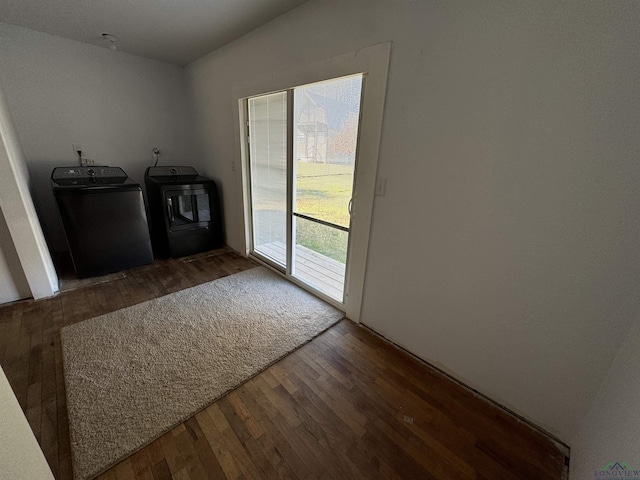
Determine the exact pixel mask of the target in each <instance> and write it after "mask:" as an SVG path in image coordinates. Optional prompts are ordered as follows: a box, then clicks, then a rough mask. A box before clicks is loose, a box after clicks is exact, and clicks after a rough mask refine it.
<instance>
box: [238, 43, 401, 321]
mask: <svg viewBox="0 0 640 480" xmlns="http://www.w3.org/2000/svg"><path fill="white" fill-rule="evenodd" d="M390 52H391V43H390V42H386V43H379V44H376V45H372V46H369V47H364V48H361V49H360V50H357V51H355V52H350V53H347V54H344V55H339V56H336V57H332V58H329V59H326V60H323V61H320V62H316V63H312V64H309V65H304V66H302V67H299V68H296V69H294V70H290V71H286V72H279V73H278V74H273V75H269V76H268V77H265V78H254V79H252V80H251V81H248V82H247V83H243V84H239V85H236V86H235V87H234V88H233V90H232V98H233V101H234V109H233V111H234V112H235V115H236V116H237V117H236V125H238V128H237V129H236V135H237V138H236V140H237V142H238V143H237V144H239V145H240V151H239V153H240V159H239V162H237V164H239V165H241V166H242V187H243V204H244V205H243V207H244V208H243V215H244V237H245V241H244V245H245V251H244V252H243V253H244V254H245V255H248V254H249V248H250V243H251V221H250V220H251V217H250V208H251V204H250V201H249V200H250V198H249V187H250V185H249V164H248V161H249V152H248V148H247V143H246V137H247V127H246V125H247V118H246V113H245V112H246V109H245V108H244V103H245V102H246V99H247V98H248V97H252V96H256V95H262V94H265V93H269V92H276V91H282V90H287V89H290V88H294V87H297V86H301V85H306V84H310V83H315V82H320V81H323V80H330V79H332V78H339V77H345V76H348V75H354V74H358V73H363V74H365V81H364V84H363V93H362V103H361V107H360V108H361V118H360V133H359V143H358V151H357V161H356V171H355V188H354V191H353V216H352V219H351V231H350V241H349V254H348V259H349V268H348V269H347V272H348V274H347V278H346V279H345V286H346V292H347V294H346V296H345V304H344V309H345V313H346V315H347V317H348V318H349V319H351V320H353V321H354V322H360V313H361V307H362V296H363V293H364V281H365V273H366V266H367V252H368V249H369V233H370V230H371V218H372V214H373V200H374V193H375V184H376V174H377V170H378V151H379V147H380V134H381V131H382V117H383V111H384V101H385V95H386V90H387V72H388V69H389V55H390Z"/></svg>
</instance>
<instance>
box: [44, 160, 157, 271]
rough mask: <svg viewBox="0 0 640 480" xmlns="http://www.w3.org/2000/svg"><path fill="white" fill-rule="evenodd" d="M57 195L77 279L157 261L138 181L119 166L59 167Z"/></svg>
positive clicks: (54, 176)
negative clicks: (154, 257) (154, 258)
mask: <svg viewBox="0 0 640 480" xmlns="http://www.w3.org/2000/svg"><path fill="white" fill-rule="evenodd" d="M51 185H52V188H53V195H54V197H55V199H56V203H57V204H58V210H59V211H60V217H62V223H63V225H64V232H65V235H66V237H67V244H68V246H69V251H70V253H71V260H72V261H73V267H74V268H75V271H76V274H77V276H78V277H79V278H84V277H93V276H97V275H104V274H106V273H112V272H118V271H120V270H125V269H128V268H132V267H137V266H139V265H145V264H147V263H152V262H153V251H152V249H151V239H150V238H149V226H148V223H147V215H146V212H145V206H144V199H143V196H142V189H141V188H140V185H138V184H137V183H136V182H134V181H133V180H131V179H130V178H129V177H128V176H127V174H126V173H125V172H124V171H123V170H122V169H121V168H118V167H98V166H96V167H58V168H55V169H54V170H53V172H52V174H51Z"/></svg>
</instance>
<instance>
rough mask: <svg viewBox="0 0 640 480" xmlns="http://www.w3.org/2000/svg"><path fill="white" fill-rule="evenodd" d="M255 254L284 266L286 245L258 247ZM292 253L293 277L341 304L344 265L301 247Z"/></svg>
mask: <svg viewBox="0 0 640 480" xmlns="http://www.w3.org/2000/svg"><path fill="white" fill-rule="evenodd" d="M256 252H257V253H260V254H262V255H264V256H265V257H268V258H270V259H272V260H274V261H275V262H277V263H279V264H281V265H285V264H286V255H287V253H286V245H285V244H284V243H283V242H271V243H265V244H263V245H259V246H258V247H256ZM294 253H295V256H294V262H293V264H294V271H293V276H294V277H295V278H298V279H300V280H302V281H303V282H305V283H307V284H309V285H311V286H312V287H314V288H316V289H317V290H319V291H321V292H322V293H324V294H326V295H328V296H329V297H331V298H333V299H334V300H337V301H338V302H340V303H342V301H343V296H344V277H345V268H346V266H345V264H344V263H340V262H338V261H336V260H334V259H333V258H329V257H327V256H326V255H322V254H321V253H318V252H314V251H313V250H311V249H309V248H307V247H303V246H302V245H296V248H295V249H294Z"/></svg>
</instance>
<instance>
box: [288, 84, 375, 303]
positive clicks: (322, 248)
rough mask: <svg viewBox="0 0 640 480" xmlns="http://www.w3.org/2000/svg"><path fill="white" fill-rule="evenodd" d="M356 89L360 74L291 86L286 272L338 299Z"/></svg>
mask: <svg viewBox="0 0 640 480" xmlns="http://www.w3.org/2000/svg"><path fill="white" fill-rule="evenodd" d="M361 91H362V76H361V75H358V76H353V77H346V78H340V79H335V80H329V81H326V82H321V83H316V84H312V85H306V86H304V87H298V88H295V89H294V120H293V132H294V148H293V151H294V176H293V179H294V182H295V185H294V194H295V202H293V216H294V218H295V228H294V232H295V241H294V242H292V244H293V258H294V263H293V268H292V274H293V275H294V276H295V277H297V278H299V279H301V280H303V281H305V282H307V283H310V284H312V285H314V287H315V288H317V289H318V290H320V291H321V292H323V293H325V294H327V295H329V296H330V297H331V298H333V299H335V300H338V301H339V302H343V300H344V283H345V271H346V264H347V248H348V243H349V224H350V220H351V217H350V213H349V209H350V203H351V198H352V195H353V182H354V172H355V162H356V147H357V142H358V125H359V119H360V97H361ZM311 266H313V272H310V268H311Z"/></svg>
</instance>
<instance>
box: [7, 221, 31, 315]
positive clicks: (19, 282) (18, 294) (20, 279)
mask: <svg viewBox="0 0 640 480" xmlns="http://www.w3.org/2000/svg"><path fill="white" fill-rule="evenodd" d="M30 296H31V290H29V284H28V283H27V279H26V277H25V276H24V271H23V270H22V267H21V266H20V259H19V258H18V253H17V252H16V249H15V247H14V245H13V240H12V239H11V234H10V233H9V228H8V227H7V222H5V220H4V215H3V214H2V211H0V304H2V303H7V302H13V301H15V300H20V299H22V298H28V297H30Z"/></svg>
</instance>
